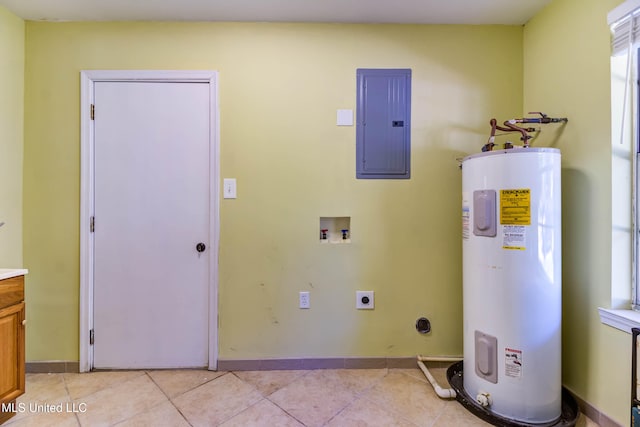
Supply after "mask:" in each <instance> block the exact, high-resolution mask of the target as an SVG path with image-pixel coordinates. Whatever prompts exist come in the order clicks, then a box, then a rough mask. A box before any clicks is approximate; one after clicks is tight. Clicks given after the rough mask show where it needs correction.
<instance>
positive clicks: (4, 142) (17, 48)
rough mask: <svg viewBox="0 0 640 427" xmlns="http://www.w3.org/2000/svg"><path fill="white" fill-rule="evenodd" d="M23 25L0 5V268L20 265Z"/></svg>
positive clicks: (21, 21) (22, 22) (20, 266)
mask: <svg viewBox="0 0 640 427" xmlns="http://www.w3.org/2000/svg"><path fill="white" fill-rule="evenodd" d="M24 27H25V23H24V21H23V20H22V19H20V18H18V17H17V16H15V15H13V14H12V13H11V12H9V11H7V10H6V9H5V8H3V7H2V6H0V94H1V95H0V222H4V223H5V224H4V226H2V227H0V268H7V267H9V268H22V267H23V264H22V150H23V140H24V138H23V127H24Z"/></svg>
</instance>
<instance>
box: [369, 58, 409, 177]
mask: <svg viewBox="0 0 640 427" xmlns="http://www.w3.org/2000/svg"><path fill="white" fill-rule="evenodd" d="M357 81H358V94H357V96H358V99H357V113H356V115H357V124H356V177H357V178H365V179H366V178H369V179H408V178H410V176H411V173H410V172H411V170H410V169H411V167H410V166H411V165H410V160H411V140H410V134H411V70H410V69H365V68H360V69H358V70H357Z"/></svg>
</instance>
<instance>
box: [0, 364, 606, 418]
mask: <svg viewBox="0 0 640 427" xmlns="http://www.w3.org/2000/svg"><path fill="white" fill-rule="evenodd" d="M431 371H432V373H433V374H434V376H435V377H436V379H437V380H438V381H439V382H440V384H442V385H444V384H446V379H445V369H442V368H439V369H432V370H431ZM16 408H17V409H18V413H17V415H16V416H15V417H13V418H12V419H10V420H9V421H8V422H7V423H6V424H4V425H3V427H4V426H10V427H19V426H37V427H45V426H55V427H58V426H79V425H80V426H90V427H95V426H114V425H117V426H153V427H156V426H171V427H173V426H176V427H179V426H223V427H231V426H241V427H245V426H268V427H279V426H291V427H294V426H310V427H311V426H331V427H336V426H384V427H390V426H407V427H415V426H430V427H446V426H465V427H466V426H471V427H473V426H488V425H489V424H487V423H485V422H483V421H481V420H480V419H478V418H476V417H475V416H473V415H471V414H470V413H469V412H467V410H466V409H464V408H463V407H462V406H461V405H460V404H459V403H458V402H456V401H445V400H441V399H439V398H438V397H437V396H436V395H435V393H434V392H433V389H432V388H431V386H430V385H429V384H428V383H427V381H426V379H425V378H424V375H423V374H422V372H421V371H420V370H418V369H339V370H333V369H327V370H311V371H238V372H212V371H201V370H169V371H118V372H92V373H87V374H28V375H27V393H26V394H25V395H23V396H22V397H20V398H19V399H18V405H17V407H16ZM577 425H578V426H579V427H594V426H597V424H595V423H594V422H593V421H591V420H590V419H588V418H586V417H585V416H584V415H581V417H580V420H579V421H578V424H577Z"/></svg>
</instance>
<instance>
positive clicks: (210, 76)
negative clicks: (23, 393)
mask: <svg viewBox="0 0 640 427" xmlns="http://www.w3.org/2000/svg"><path fill="white" fill-rule="evenodd" d="M100 81H108V82H170V83H172V82H175V83H178V82H193V83H208V84H209V99H210V111H211V117H210V122H209V123H210V126H209V146H210V150H209V153H210V154H209V170H210V179H211V182H210V183H209V192H210V194H209V200H210V202H209V203H210V205H209V230H210V231H209V242H210V246H211V250H210V251H207V253H208V256H209V266H210V268H209V324H208V336H209V343H208V352H209V366H208V369H209V370H216V369H217V366H218V252H219V243H220V239H219V236H220V233H219V231H220V205H219V196H220V126H219V123H220V113H219V108H218V72H217V71H170V70H169V71H165V70H83V71H81V72H80V318H79V320H80V325H79V326H80V328H79V329H80V337H79V347H80V348H79V350H80V372H88V371H90V370H91V369H92V368H93V346H92V345H91V344H90V333H91V330H92V329H93V296H94V295H93V285H94V268H93V257H94V233H92V232H91V230H90V226H91V217H92V216H93V215H94V198H95V194H94V184H95V181H94V174H95V171H94V162H93V160H94V153H95V151H94V142H95V140H94V122H93V120H92V119H91V106H92V105H93V103H94V99H95V94H94V83H95V82H100ZM98 226H99V225H98Z"/></svg>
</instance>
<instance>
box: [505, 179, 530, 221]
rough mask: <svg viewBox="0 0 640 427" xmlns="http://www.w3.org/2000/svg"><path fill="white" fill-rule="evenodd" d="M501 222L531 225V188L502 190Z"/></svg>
mask: <svg viewBox="0 0 640 427" xmlns="http://www.w3.org/2000/svg"><path fill="white" fill-rule="evenodd" d="M500 224H502V225H531V189H529V188H520V189H516V190H500Z"/></svg>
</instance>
